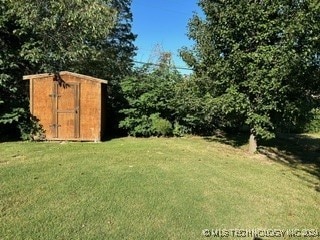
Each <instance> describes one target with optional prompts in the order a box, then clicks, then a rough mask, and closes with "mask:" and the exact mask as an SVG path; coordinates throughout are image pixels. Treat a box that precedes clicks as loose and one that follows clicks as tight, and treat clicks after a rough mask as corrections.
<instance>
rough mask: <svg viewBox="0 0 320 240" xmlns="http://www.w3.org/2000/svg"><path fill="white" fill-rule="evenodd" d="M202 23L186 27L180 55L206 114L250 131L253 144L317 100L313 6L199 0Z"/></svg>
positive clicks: (306, 1) (317, 11) (309, 0)
mask: <svg viewBox="0 0 320 240" xmlns="http://www.w3.org/2000/svg"><path fill="white" fill-rule="evenodd" d="M199 5H200V7H201V8H202V10H203V13H204V17H200V16H199V15H195V16H194V17H193V18H192V19H191V21H190V23H189V37H190V38H191V39H193V40H194V41H195V46H194V47H193V48H192V49H186V48H184V49H182V51H181V55H182V57H183V58H184V60H185V61H186V62H187V63H188V64H189V65H190V66H191V67H192V68H193V69H194V70H195V74H196V77H197V78H198V82H199V83H200V85H201V87H202V89H203V90H204V92H205V94H209V95H210V96H211V106H212V112H213V114H214V113H217V116H223V118H224V120H225V121H229V122H231V123H232V122H233V123H235V124H238V125H241V124H247V125H248V126H250V131H251V140H252V146H253V148H252V151H255V145H256V139H257V138H272V137H273V136H274V133H275V131H276V130H277V129H279V128H281V127H284V126H286V125H294V124H298V120H299V119H301V118H303V116H305V113H306V112H307V111H308V110H309V107H310V106H311V105H312V104H311V103H312V101H313V99H314V98H313V96H315V95H318V94H319V86H320V77H319V68H320V64H319V58H320V36H319V32H320V4H319V2H318V1H317V0H278V1H272V0H263V1H262V0H200V1H199Z"/></svg>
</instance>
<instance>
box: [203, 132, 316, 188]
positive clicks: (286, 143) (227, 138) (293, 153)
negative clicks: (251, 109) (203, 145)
mask: <svg viewBox="0 0 320 240" xmlns="http://www.w3.org/2000/svg"><path fill="white" fill-rule="evenodd" d="M204 139H205V140H206V141H210V142H220V143H223V144H227V145H231V146H233V147H241V146H244V145H246V144H248V139H249V135H248V134H244V133H239V134H233V135H232V134H226V133H218V134H216V135H214V136H207V137H204ZM259 145H260V146H259V148H258V152H259V153H260V154H263V155H265V156H267V157H268V158H269V159H271V160H272V161H275V162H278V163H281V164H284V165H286V166H288V167H290V168H292V169H300V170H303V171H305V172H307V173H308V174H310V175H312V176H314V177H316V179H317V182H314V180H310V179H307V177H306V176H302V175H298V172H295V173H294V174H296V175H297V176H298V177H300V178H302V179H303V180H305V181H307V182H308V183H309V185H310V186H312V187H314V188H315V190H316V191H318V192H320V138H315V137H312V136H308V135H299V134H278V135H277V138H275V139H273V140H269V141H260V142H259Z"/></svg>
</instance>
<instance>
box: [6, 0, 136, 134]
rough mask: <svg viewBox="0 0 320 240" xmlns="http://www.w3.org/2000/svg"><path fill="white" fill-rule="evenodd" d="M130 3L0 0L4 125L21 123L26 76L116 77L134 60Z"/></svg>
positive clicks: (123, 0)
mask: <svg viewBox="0 0 320 240" xmlns="http://www.w3.org/2000/svg"><path fill="white" fill-rule="evenodd" d="M130 4H131V0H68V1H65V0H55V1H53V0H34V1H24V0H0V46H1V50H2V51H1V53H0V69H1V75H0V125H1V128H2V129H5V128H4V127H3V126H4V125H3V124H7V125H6V127H8V123H12V122H13V123H14V122H16V123H18V125H19V124H20V123H22V122H23V121H22V119H23V118H22V117H21V116H22V115H26V114H24V112H26V111H25V110H26V109H27V107H26V106H27V100H26V92H27V89H26V88H25V86H24V85H23V82H22V81H21V79H22V75H23V74H31V73H32V74H33V73H40V72H52V73H55V72H59V71H61V70H70V71H76V72H80V73H84V74H91V75H93V76H97V77H101V78H106V79H109V80H110V78H115V77H118V78H119V76H123V75H124V74H127V73H128V71H129V69H130V67H131V64H132V56H133V55H134V50H135V48H134V46H133V44H132V42H133V40H134V37H135V36H134V35H133V34H132V33H131V25H130V23H131V21H132V16H131V13H130Z"/></svg>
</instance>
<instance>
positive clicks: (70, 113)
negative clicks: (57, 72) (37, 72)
mask: <svg viewBox="0 0 320 240" xmlns="http://www.w3.org/2000/svg"><path fill="white" fill-rule="evenodd" d="M51 97H52V125H51V129H52V136H53V138H57V139H73V138H74V139H77V138H79V137H80V84H79V83H65V82H63V83H59V82H56V81H55V82H53V91H52V94H51Z"/></svg>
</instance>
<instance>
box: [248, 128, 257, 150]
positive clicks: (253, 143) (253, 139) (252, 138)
mask: <svg viewBox="0 0 320 240" xmlns="http://www.w3.org/2000/svg"><path fill="white" fill-rule="evenodd" d="M257 147H258V144H257V139H256V135H255V133H254V131H252V130H251V134H250V138H249V153H251V154H254V153H255V152H256V151H257Z"/></svg>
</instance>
